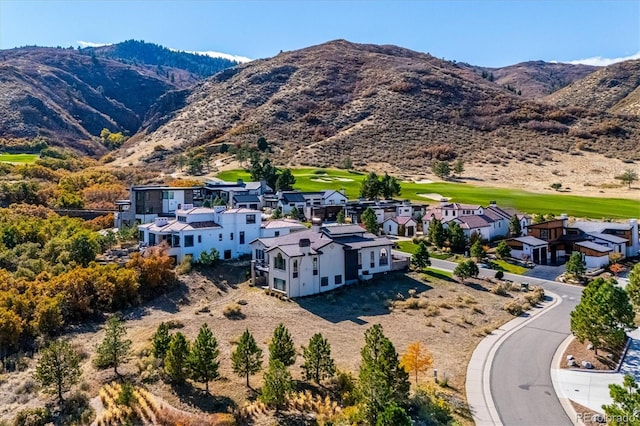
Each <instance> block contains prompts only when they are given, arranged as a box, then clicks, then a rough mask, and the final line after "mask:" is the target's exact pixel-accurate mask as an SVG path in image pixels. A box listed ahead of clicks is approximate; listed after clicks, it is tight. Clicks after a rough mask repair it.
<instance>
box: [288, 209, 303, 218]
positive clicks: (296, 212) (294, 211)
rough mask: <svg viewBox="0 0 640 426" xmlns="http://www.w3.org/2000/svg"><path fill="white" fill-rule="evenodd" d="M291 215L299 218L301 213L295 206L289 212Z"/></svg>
mask: <svg viewBox="0 0 640 426" xmlns="http://www.w3.org/2000/svg"><path fill="white" fill-rule="evenodd" d="M289 216H291V219H295V220H299V219H300V216H301V213H300V211H299V210H298V209H297V208H296V207H293V208H292V209H291V212H289Z"/></svg>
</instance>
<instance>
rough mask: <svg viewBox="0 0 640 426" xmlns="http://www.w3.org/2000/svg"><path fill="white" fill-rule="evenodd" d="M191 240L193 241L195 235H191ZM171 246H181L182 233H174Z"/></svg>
mask: <svg viewBox="0 0 640 426" xmlns="http://www.w3.org/2000/svg"><path fill="white" fill-rule="evenodd" d="M191 240H192V241H193V237H191ZM185 244H186V241H185ZM192 245H193V244H192ZM171 247H180V235H174V236H173V241H172V242H171Z"/></svg>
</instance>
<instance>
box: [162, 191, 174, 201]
mask: <svg viewBox="0 0 640 426" xmlns="http://www.w3.org/2000/svg"><path fill="white" fill-rule="evenodd" d="M162 199H163V200H173V191H162Z"/></svg>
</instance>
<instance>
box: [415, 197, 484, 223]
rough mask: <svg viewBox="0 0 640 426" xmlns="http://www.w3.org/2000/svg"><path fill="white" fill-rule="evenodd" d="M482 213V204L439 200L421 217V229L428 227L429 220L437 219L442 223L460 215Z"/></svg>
mask: <svg viewBox="0 0 640 426" xmlns="http://www.w3.org/2000/svg"><path fill="white" fill-rule="evenodd" d="M483 213H484V209H483V208H482V206H479V205H477V204H461V203H450V202H448V201H446V200H442V201H440V204H438V205H435V206H431V207H429V208H428V209H427V211H426V212H425V214H424V216H423V217H422V226H423V229H428V228H429V222H430V221H432V220H433V219H438V220H439V221H441V222H442V223H443V224H445V223H447V222H449V221H450V220H453V219H455V218H457V217H460V216H475V215H481V214H483Z"/></svg>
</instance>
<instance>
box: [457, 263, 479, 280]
mask: <svg viewBox="0 0 640 426" xmlns="http://www.w3.org/2000/svg"><path fill="white" fill-rule="evenodd" d="M479 273H480V270H479V269H478V265H476V263H475V262H474V261H473V260H466V261H464V262H462V263H460V264H458V266H456V268H455V269H454V270H453V275H455V276H456V277H458V278H460V281H461V282H462V283H464V280H466V279H467V278H470V277H477V276H478V274H479Z"/></svg>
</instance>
